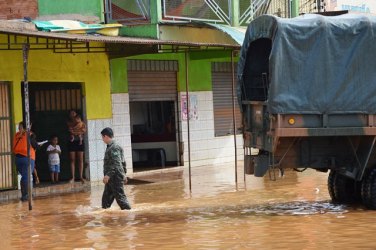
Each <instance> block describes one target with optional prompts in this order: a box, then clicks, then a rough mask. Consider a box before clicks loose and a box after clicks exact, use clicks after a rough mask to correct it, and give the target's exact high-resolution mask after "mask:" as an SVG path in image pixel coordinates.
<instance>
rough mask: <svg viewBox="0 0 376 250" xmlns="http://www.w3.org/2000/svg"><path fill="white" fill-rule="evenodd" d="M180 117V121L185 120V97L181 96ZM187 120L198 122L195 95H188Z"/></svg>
mask: <svg viewBox="0 0 376 250" xmlns="http://www.w3.org/2000/svg"><path fill="white" fill-rule="evenodd" d="M181 115H182V120H183V121H186V120H187V115H188V110H187V95H185V94H182V95H181ZM189 120H198V101H197V95H189Z"/></svg>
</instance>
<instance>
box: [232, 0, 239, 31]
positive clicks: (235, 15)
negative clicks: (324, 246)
mask: <svg viewBox="0 0 376 250" xmlns="http://www.w3.org/2000/svg"><path fill="white" fill-rule="evenodd" d="M239 11H240V9H239V0H231V1H230V20H231V26H233V27H238V26H239Z"/></svg>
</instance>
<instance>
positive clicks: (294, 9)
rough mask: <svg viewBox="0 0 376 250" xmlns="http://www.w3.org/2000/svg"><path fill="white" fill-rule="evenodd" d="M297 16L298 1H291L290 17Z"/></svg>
mask: <svg viewBox="0 0 376 250" xmlns="http://www.w3.org/2000/svg"><path fill="white" fill-rule="evenodd" d="M297 16H299V0H291V17H297Z"/></svg>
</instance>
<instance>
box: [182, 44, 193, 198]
mask: <svg viewBox="0 0 376 250" xmlns="http://www.w3.org/2000/svg"><path fill="white" fill-rule="evenodd" d="M184 58H185V96H186V98H187V99H186V105H187V107H186V108H187V133H188V170H189V191H190V192H192V171H191V136H190V134H191V133H190V127H189V118H190V117H189V113H190V110H189V78H188V69H189V68H188V53H187V51H185V53H184Z"/></svg>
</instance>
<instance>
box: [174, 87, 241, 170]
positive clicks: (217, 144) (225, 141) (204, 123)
mask: <svg viewBox="0 0 376 250" xmlns="http://www.w3.org/2000/svg"><path fill="white" fill-rule="evenodd" d="M189 94H190V95H196V96H197V104H198V119H197V120H192V119H191V120H190V121H189V128H190V141H191V144H190V145H191V146H190V149H191V150H190V151H191V165H192V166H202V165H211V164H219V163H227V162H228V163H231V162H234V160H235V158H234V155H235V149H234V136H232V135H231V136H221V137H215V136H214V134H215V133H214V112H213V93H212V92H211V91H202V92H191V93H189ZM181 95H185V92H184V93H183V92H182V93H181V94H180V97H181ZM179 103H180V100H179ZM179 115H180V117H181V113H179ZM180 126H181V130H182V134H183V142H184V165H185V166H187V165H188V125H187V121H186V120H181V124H180ZM236 143H237V155H238V160H242V159H243V140H242V136H241V135H238V136H237V137H236Z"/></svg>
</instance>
